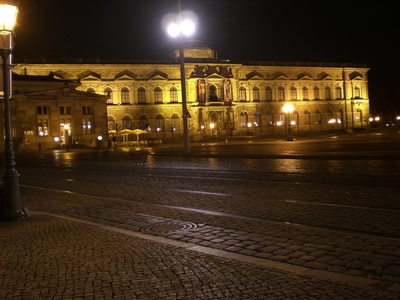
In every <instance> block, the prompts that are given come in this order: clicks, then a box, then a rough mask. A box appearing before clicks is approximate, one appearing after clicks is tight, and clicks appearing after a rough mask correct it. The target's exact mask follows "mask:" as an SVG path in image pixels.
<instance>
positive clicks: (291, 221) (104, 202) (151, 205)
mask: <svg viewBox="0 0 400 300" xmlns="http://www.w3.org/2000/svg"><path fill="white" fill-rule="evenodd" d="M21 187H23V188H27V189H34V190H41V191H46V192H48V193H49V194H51V195H54V194H56V193H60V194H68V195H69V200H68V201H67V202H65V201H58V200H54V199H53V200H52V201H51V203H54V202H58V205H59V207H61V208H62V207H64V205H65V207H66V208H67V210H68V209H69V208H71V205H72V206H76V207H78V206H79V205H83V206H86V207H89V206H92V207H91V209H94V210H95V211H99V210H110V209H115V208H113V207H126V205H128V204H129V205H133V206H134V208H132V209H131V210H130V211H131V213H137V212H136V210H135V209H138V207H141V208H142V209H140V210H139V212H140V213H146V214H147V213H148V211H152V212H157V214H155V215H152V216H151V217H149V218H150V219H153V218H172V219H173V217H171V216H170V215H168V213H167V214H166V210H165V209H168V210H169V211H173V212H174V213H173V214H174V215H181V216H183V218H186V217H187V213H188V212H190V213H194V214H196V215H197V217H196V220H198V221H197V222H199V223H204V216H207V217H206V218H205V219H207V220H211V219H210V218H209V217H218V218H221V217H224V218H230V219H231V220H232V222H234V223H237V222H238V220H242V221H246V222H256V223H262V224H275V225H282V226H283V225H285V226H287V225H292V226H302V227H306V228H314V229H323V230H328V231H334V232H336V233H339V232H341V233H348V234H356V235H365V236H369V237H379V236H380V237H382V236H385V237H388V238H394V239H400V236H399V235H396V233H398V231H397V230H395V231H393V232H392V233H391V234H386V233H385V232H383V231H378V232H368V231H367V230H354V229H352V230H350V229H345V228H343V227H341V228H340V227H334V226H329V225H321V224H317V223H315V224H311V223H310V222H308V223H299V222H298V221H297V220H295V218H290V217H287V218H283V219H282V220H279V219H274V218H271V217H268V213H266V214H263V215H258V216H257V215H254V214H252V213H251V212H249V213H246V212H245V213H244V214H243V213H241V212H240V210H231V209H228V210H227V209H222V210H215V209H214V210H213V209H208V208H200V207H196V206H195V205H191V206H183V205H177V204H175V205H173V204H165V203H157V202H148V201H139V200H132V199H123V198H119V197H110V196H101V195H95V194H88V193H81V192H76V191H70V190H60V189H54V188H44V187H37V186H29V185H21ZM171 191H172V192H173V193H184V194H188V193H189V194H197V195H202V196H204V195H206V196H211V195H212V196H215V197H224V196H225V197H237V198H240V196H235V195H229V194H225V195H222V194H220V193H208V192H204V191H190V190H179V189H167V190H164V192H171ZM161 193H162V192H161ZM74 196H75V197H77V198H78V200H74V199H73V198H74ZM53 198H54V197H53ZM84 198H87V199H90V200H84V201H83V200H82V199H84ZM93 199H96V200H97V201H96V202H93ZM73 203H75V205H74V204H73ZM121 203H123V204H121ZM191 203H193V202H191ZM271 203H272V204H271ZM273 203H278V205H281V204H282V203H284V204H289V205H299V204H301V205H303V206H328V207H330V208H334V209H336V208H345V209H351V210H357V211H358V214H359V215H363V214H365V212H364V213H363V212H362V211H363V210H364V211H370V212H375V211H377V210H379V211H380V212H381V213H382V212H384V213H386V214H390V215H393V219H394V220H396V219H397V217H396V216H397V215H398V212H399V209H388V208H383V209H377V208H373V207H365V206H355V205H340V204H339V205H338V204H333V203H315V202H310V201H288V200H270V201H269V203H268V204H269V205H276V204H273ZM49 204H50V203H48V204H46V205H49ZM65 207H64V208H65ZM143 208H144V209H143ZM41 209H43V208H40V207H39V210H41ZM45 209H46V208H45ZM285 209H287V210H291V209H292V208H290V207H286V205H285ZM115 210H116V212H115V215H121V214H120V213H118V211H120V210H121V209H119V208H116V209H115ZM122 210H125V208H123V209H122ZM177 212H180V213H177ZM353 215H354V214H353ZM202 216H203V217H202ZM389 219H390V218H387V220H386V221H387V222H389V221H390V220H389ZM212 222H214V221H212ZM330 224H332V223H330Z"/></svg>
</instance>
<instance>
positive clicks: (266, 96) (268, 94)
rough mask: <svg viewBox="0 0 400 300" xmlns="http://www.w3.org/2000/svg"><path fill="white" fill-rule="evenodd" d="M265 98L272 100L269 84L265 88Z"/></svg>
mask: <svg viewBox="0 0 400 300" xmlns="http://www.w3.org/2000/svg"><path fill="white" fill-rule="evenodd" d="M265 99H266V100H267V101H272V89H271V87H270V86H267V88H266V89H265Z"/></svg>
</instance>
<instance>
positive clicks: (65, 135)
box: [64, 124, 69, 152]
mask: <svg viewBox="0 0 400 300" xmlns="http://www.w3.org/2000/svg"><path fill="white" fill-rule="evenodd" d="M68 136H69V125H68V124H65V125H64V139H65V145H66V147H67V152H69V146H68V144H69V143H68Z"/></svg>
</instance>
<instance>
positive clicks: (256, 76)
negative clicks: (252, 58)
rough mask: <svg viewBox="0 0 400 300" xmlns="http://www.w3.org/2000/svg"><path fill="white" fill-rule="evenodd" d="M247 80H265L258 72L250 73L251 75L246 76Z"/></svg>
mask: <svg viewBox="0 0 400 300" xmlns="http://www.w3.org/2000/svg"><path fill="white" fill-rule="evenodd" d="M246 78H247V80H250V79H252V80H263V79H264V77H263V75H262V74H261V73H259V72H257V71H253V72H250V73H249V74H247V75H246Z"/></svg>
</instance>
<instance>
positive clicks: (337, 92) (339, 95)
mask: <svg viewBox="0 0 400 300" xmlns="http://www.w3.org/2000/svg"><path fill="white" fill-rule="evenodd" d="M335 98H336V99H342V89H341V88H340V86H337V87H336V88H335Z"/></svg>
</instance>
